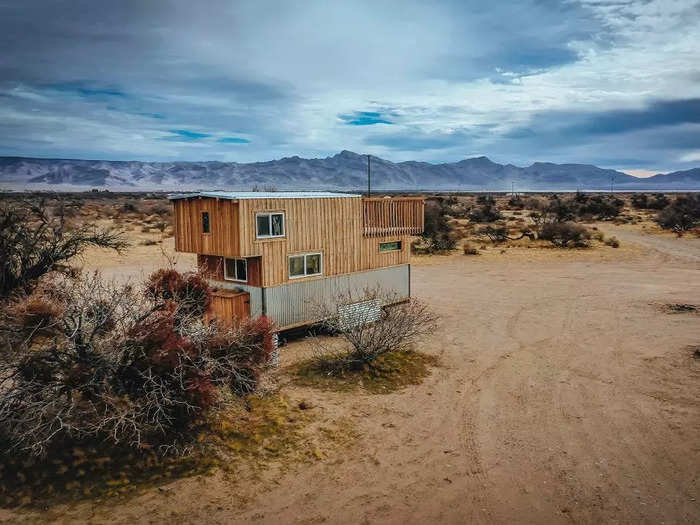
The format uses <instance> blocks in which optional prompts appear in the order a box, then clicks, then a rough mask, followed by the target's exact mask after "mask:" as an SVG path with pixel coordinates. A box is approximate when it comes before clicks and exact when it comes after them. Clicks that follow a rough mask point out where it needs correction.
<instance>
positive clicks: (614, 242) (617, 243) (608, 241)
mask: <svg viewBox="0 0 700 525" xmlns="http://www.w3.org/2000/svg"><path fill="white" fill-rule="evenodd" d="M605 244H606V245H607V246H611V247H612V248H619V247H620V241H618V240H617V237H609V238H607V239H605Z"/></svg>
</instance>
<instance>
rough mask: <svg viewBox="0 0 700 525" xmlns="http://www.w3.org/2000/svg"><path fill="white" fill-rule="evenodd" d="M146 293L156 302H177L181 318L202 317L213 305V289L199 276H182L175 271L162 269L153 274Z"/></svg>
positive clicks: (190, 274) (193, 274) (194, 274)
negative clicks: (188, 316)
mask: <svg viewBox="0 0 700 525" xmlns="http://www.w3.org/2000/svg"><path fill="white" fill-rule="evenodd" d="M146 292H147V293H148V294H149V295H150V296H151V297H152V299H153V300H154V301H156V302H163V303H165V302H169V301H172V302H175V303H177V305H178V308H179V311H178V315H179V316H187V315H191V316H201V315H204V313H205V312H206V311H207V310H208V309H209V305H210V304H211V289H210V288H209V284H208V283H207V281H206V280H205V279H204V278H203V277H202V276H201V275H199V274H196V273H189V274H182V273H180V272H178V271H177V270H173V269H169V270H166V269H161V270H158V271H156V272H154V273H152V274H151V276H150V277H149V278H148V281H147V283H146Z"/></svg>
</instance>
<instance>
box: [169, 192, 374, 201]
mask: <svg viewBox="0 0 700 525" xmlns="http://www.w3.org/2000/svg"><path fill="white" fill-rule="evenodd" d="M192 197H210V198H213V199H228V200H243V199H331V198H333V199H336V198H341V197H345V198H347V197H361V195H359V194H357V193H337V192H330V191H197V192H193V193H174V194H171V195H168V198H169V199H170V200H175V199H188V198H192Z"/></svg>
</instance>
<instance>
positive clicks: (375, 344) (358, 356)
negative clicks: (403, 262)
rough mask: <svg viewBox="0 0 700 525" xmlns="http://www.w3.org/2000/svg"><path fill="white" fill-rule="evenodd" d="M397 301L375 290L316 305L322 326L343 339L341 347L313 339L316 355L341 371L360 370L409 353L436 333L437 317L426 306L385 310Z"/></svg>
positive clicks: (402, 305) (409, 303)
mask: <svg viewBox="0 0 700 525" xmlns="http://www.w3.org/2000/svg"><path fill="white" fill-rule="evenodd" d="M394 299H395V296H394V294H391V293H387V292H385V291H383V290H382V289H381V288H373V289H365V290H363V291H362V292H361V293H353V292H345V293H340V294H338V295H336V296H335V297H334V298H333V300H332V301H329V302H325V303H319V304H316V305H315V306H314V308H315V316H316V318H317V319H319V326H320V327H322V328H323V329H324V331H326V332H330V333H334V334H338V335H340V337H341V338H342V342H341V344H338V342H337V341H333V340H329V339H328V338H324V337H319V336H316V335H314V336H312V338H311V343H312V347H313V349H314V352H315V353H316V355H317V356H319V357H322V358H323V359H326V360H330V361H331V362H333V364H334V365H336V366H338V367H339V368H356V367H359V366H363V365H365V364H368V363H371V362H372V361H373V360H374V359H376V358H377V357H378V356H380V355H382V354H386V353H388V352H397V351H405V350H408V349H410V348H411V347H412V346H413V344H414V343H416V342H417V341H418V340H420V339H421V338H422V337H426V336H429V335H430V334H432V333H434V331H435V329H436V325H437V316H436V315H435V314H433V313H432V312H431V311H430V309H429V308H428V306H427V305H426V304H425V303H423V302H422V301H420V300H418V299H409V300H407V301H404V302H400V303H398V304H393V305H391V306H382V305H385V304H391V303H393V302H394Z"/></svg>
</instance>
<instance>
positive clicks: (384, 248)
mask: <svg viewBox="0 0 700 525" xmlns="http://www.w3.org/2000/svg"><path fill="white" fill-rule="evenodd" d="M396 251H401V241H391V242H380V243H379V252H380V253H381V252H396Z"/></svg>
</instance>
